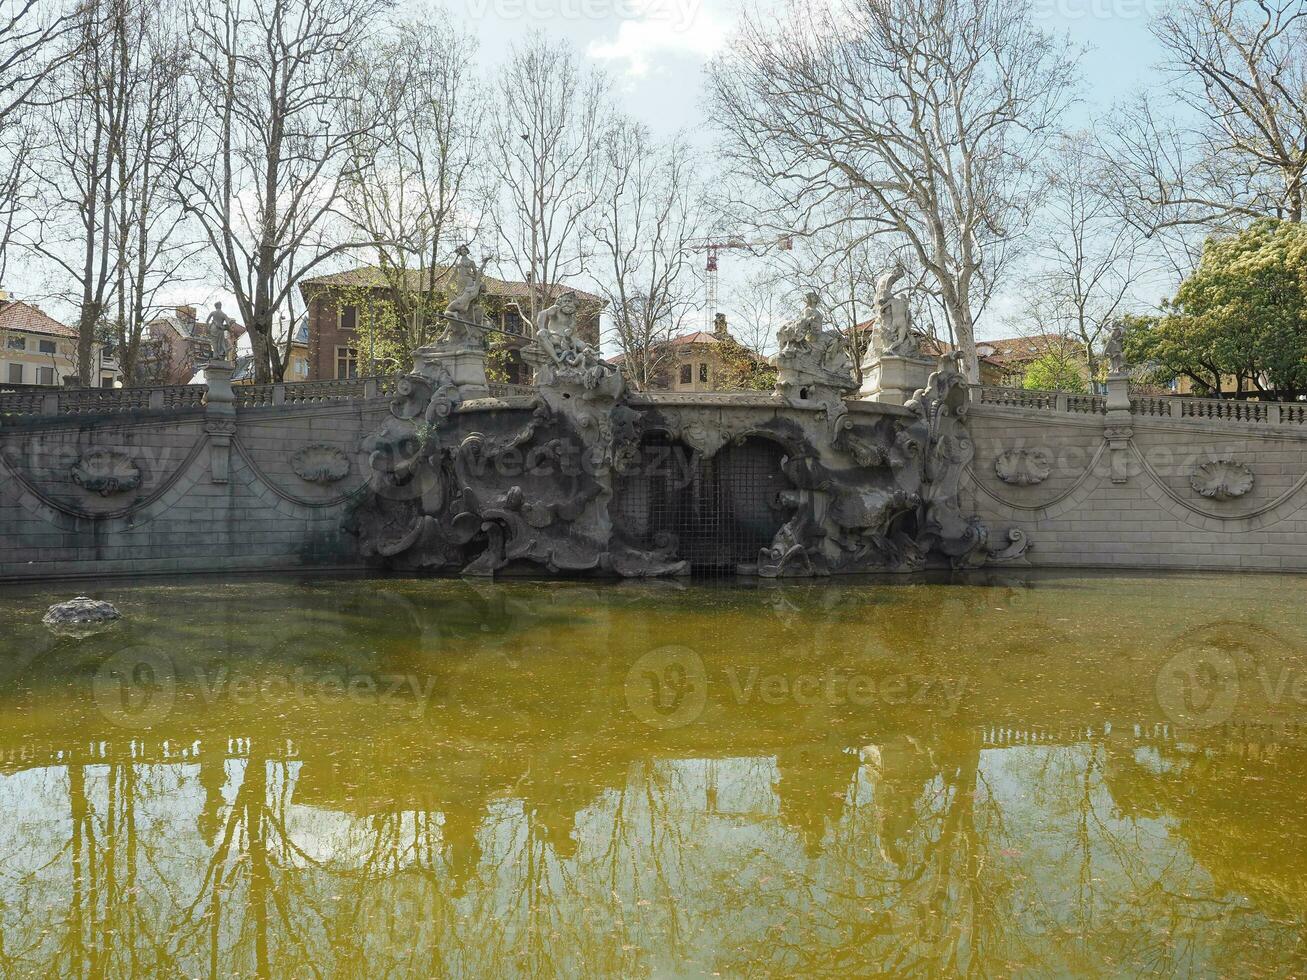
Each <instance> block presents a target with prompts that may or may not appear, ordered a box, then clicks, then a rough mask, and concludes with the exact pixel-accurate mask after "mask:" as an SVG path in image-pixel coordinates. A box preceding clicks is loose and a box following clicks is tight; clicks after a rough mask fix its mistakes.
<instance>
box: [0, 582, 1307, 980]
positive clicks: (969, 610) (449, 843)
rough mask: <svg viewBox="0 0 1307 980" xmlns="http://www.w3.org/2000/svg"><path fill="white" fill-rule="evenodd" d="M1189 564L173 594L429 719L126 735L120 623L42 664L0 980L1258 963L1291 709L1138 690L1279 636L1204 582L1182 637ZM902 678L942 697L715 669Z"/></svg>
mask: <svg viewBox="0 0 1307 980" xmlns="http://www.w3.org/2000/svg"><path fill="white" fill-rule="evenodd" d="M1208 581H1209V580H1206V579H1197V580H1195V582H1196V583H1197V584H1195V585H1194V586H1193V587H1192V588H1190V589H1188V590H1176V589H1174V588H1169V589H1165V590H1159V591H1157V592H1156V593H1150V592H1149V589H1148V588H1146V587H1141V586H1140V585H1139V583H1126V584H1122V583H1120V582H1119V581H1117V580H1087V581H1079V580H1075V581H1072V582H1069V583H1068V582H1066V581H1061V580H1054V581H1051V582H1043V581H1042V580H1036V581H1034V582H1033V587H1032V585H1031V584H1030V583H1017V584H1016V585H1015V586H1012V585H1002V584H1000V585H992V584H991V585H956V584H954V585H928V584H927V585H913V586H895V587H885V588H879V587H868V586H866V585H860V586H853V585H847V584H842V583H834V584H828V585H824V586H822V587H820V588H818V587H812V586H805V587H801V588H795V589H790V588H782V589H780V590H776V591H767V590H712V589H703V590H700V589H695V588H691V589H688V590H685V591H682V592H676V593H671V592H668V591H667V590H665V589H661V588H660V589H653V590H641V589H635V590H627V589H613V590H603V589H594V588H588V587H571V586H557V585H551V586H542V585H538V584H525V585H521V586H508V585H505V586H497V587H495V588H493V589H489V590H487V589H485V588H484V587H474V586H467V585H464V584H462V583H441V584H439V585H433V584H432V583H418V584H414V583H405V582H385V583H353V582H350V583H311V584H308V585H293V584H285V585H278V586H275V587H274V586H270V585H267V584H265V585H263V586H261V587H260V590H258V591H256V590H252V589H245V590H243V589H235V590H234V593H233V592H231V591H229V592H227V593H224V594H223V596H222V597H221V598H219V599H214V600H211V607H210V608H208V609H207V610H206V609H205V608H204V606H203V604H202V603H199V601H198V600H197V604H198V605H199V611H197V612H196V616H195V617H192V619H191V621H190V622H188V623H187V624H183V625H181V626H178V627H175V628H174V632H173V633H172V634H171V635H170V636H169V637H168V638H167V643H168V648H169V649H172V650H175V651H177V652H176V653H175V655H174V656H175V658H176V659H177V661H178V663H179V664H190V663H198V662H207V660H206V658H209V657H211V656H212V655H213V652H214V649H215V648H214V647H213V646H212V645H211V644H212V643H213V642H215V641H213V640H211V639H209V638H207V637H206V636H205V634H204V632H203V630H202V629H195V628H194V626H195V622H196V621H197V619H198V621H201V622H203V621H208V622H210V623H212V622H217V621H222V622H226V623H234V624H233V625H230V626H228V627H227V628H226V632H225V634H224V636H223V638H222V639H221V654H222V656H223V657H224V658H226V659H225V660H224V663H228V664H240V665H244V666H243V667H242V669H249V670H264V671H266V670H269V669H271V668H270V667H269V664H270V663H275V664H277V665H279V669H285V668H286V667H287V665H288V663H294V664H300V663H314V664H318V663H324V662H327V663H330V664H332V665H337V666H338V665H341V664H344V665H346V667H347V668H348V669H350V670H361V669H365V668H366V669H375V670H385V671H399V670H401V669H402V670H416V669H421V670H425V671H430V672H431V673H432V674H433V676H434V677H435V678H436V679H437V681H438V684H437V685H436V687H435V690H436V694H435V695H434V697H433V709H432V710H431V711H430V712H428V713H426V714H418V713H415V712H413V711H412V710H411V709H412V705H411V704H408V703H405V704H394V705H392V704H366V705H362V704H358V703H351V702H348V701H346V700H341V701H338V702H333V703H330V704H323V705H320V706H317V707H316V708H315V710H314V711H311V712H309V711H305V710H304V707H303V705H300V704H293V705H287V704H285V703H281V702H269V701H266V700H257V699H256V700H255V701H253V702H250V703H235V702H222V703H216V702H215V703H206V702H204V700H203V698H201V697H199V696H198V695H197V694H196V693H195V691H193V690H191V689H190V687H189V686H188V685H187V684H186V683H185V677H186V672H185V671H184V670H179V677H181V678H182V681H183V684H182V688H181V689H179V691H178V698H177V705H178V707H177V709H176V710H174V711H173V712H172V713H171V714H170V715H169V716H168V717H167V718H166V719H163V720H162V721H160V722H159V723H158V724H155V725H154V726H153V727H151V728H150V729H148V730H144V729H143V730H141V731H133V730H124V729H123V728H120V727H119V728H115V727H114V726H112V725H111V724H108V723H106V721H105V719H104V717H103V716H102V715H101V714H100V713H99V712H98V709H97V705H96V702H95V699H94V697H93V696H92V691H91V687H90V685H89V681H88V683H85V684H84V683H81V681H82V680H87V679H88V678H91V677H93V676H94V670H95V666H96V664H97V662H98V658H101V657H103V656H104V655H105V653H106V652H108V651H110V650H112V649H115V648H116V646H115V645H121V644H122V643H124V642H126V641H132V640H135V639H139V637H135V636H132V635H128V636H123V635H118V636H117V637H115V638H114V639H112V640H107V639H104V638H99V639H97V638H92V639H89V640H85V641H76V642H72V641H70V642H68V643H65V642H64V641H59V642H56V643H53V644H48V645H47V646H46V647H43V648H41V651H40V653H39V655H38V656H37V657H35V658H34V659H32V660H31V662H30V663H29V664H28V665H27V666H26V667H25V668H24V670H23V672H22V674H21V676H14V677H11V678H9V679H8V680H7V681H6V682H5V683H6V686H5V687H4V689H3V690H2V691H0V698H3V702H4V706H5V708H6V710H5V711H4V712H3V714H2V715H0V814H2V816H0V975H3V976H9V975H15V976H23V975H29V974H40V975H51V974H57V975H61V976H76V977H83V976H88V977H89V976H96V977H98V976H171V975H188V976H201V975H208V976H214V977H217V976H229V975H233V974H236V975H256V976H292V975H293V976H305V975H328V974H330V975H340V976H355V975H356V976H368V977H389V976H448V975H474V976H492V975H495V976H497V975H524V974H529V975H532V976H540V975H569V976H575V975H587V976H588V975H622V976H630V975H644V974H660V975H661V974H668V973H700V972H707V973H712V972H720V973H723V974H726V975H759V974H767V975H797V974H802V975H841V976H847V975H871V974H884V973H888V974H928V975H949V976H951V975H977V974H980V975H984V974H995V973H996V974H1009V973H1014V972H1025V973H1035V974H1041V975H1042V974H1048V973H1071V974H1083V973H1122V972H1127V973H1137V972H1144V971H1148V972H1166V973H1173V972H1180V973H1227V974H1241V973H1248V972H1251V971H1253V970H1257V971H1261V972H1266V973H1293V972H1296V971H1299V970H1301V968H1302V966H1303V964H1304V948H1303V938H1302V937H1303V935H1304V931H1303V926H1304V922H1303V909H1304V898H1305V896H1304V886H1303V884H1302V883H1303V882H1304V881H1305V880H1307V874H1305V873H1304V872H1307V868H1304V867H1303V865H1304V863H1307V858H1304V856H1303V852H1302V848H1301V846H1300V845H1301V841H1302V839H1303V833H1304V830H1307V828H1305V827H1304V826H1303V823H1304V817H1303V816H1302V810H1301V806H1300V805H1299V804H1298V802H1297V801H1298V798H1299V795H1300V794H1299V787H1300V786H1301V780H1302V777H1303V776H1304V772H1303V770H1304V768H1305V767H1307V751H1305V749H1304V743H1303V741H1302V740H1301V738H1300V737H1299V734H1298V729H1297V727H1296V726H1297V725H1298V724H1300V723H1301V721H1302V719H1300V718H1298V717H1297V716H1296V714H1295V711H1296V710H1297V706H1295V705H1288V706H1286V705H1284V704H1279V703H1276V704H1259V703H1257V702H1256V699H1255V698H1245V700H1246V701H1248V703H1247V704H1244V703H1243V702H1240V709H1239V710H1240V712H1241V714H1239V715H1238V716H1236V717H1235V718H1234V719H1232V722H1234V723H1237V725H1238V726H1239V727H1237V728H1231V727H1229V726H1226V727H1217V728H1212V729H1207V730H1176V729H1175V728H1173V727H1170V726H1169V723H1168V719H1167V718H1165V717H1164V716H1163V715H1162V714H1161V713H1160V712H1159V709H1158V706H1157V703H1156V700H1155V695H1154V692H1153V690H1152V684H1153V680H1152V679H1153V678H1154V677H1156V676H1157V674H1158V671H1159V669H1160V668H1161V665H1162V664H1163V661H1164V660H1165V658H1166V657H1167V656H1168V655H1169V654H1170V653H1171V652H1173V651H1172V649H1171V648H1172V646H1173V645H1174V644H1177V643H1178V644H1181V645H1184V646H1186V648H1187V647H1189V646H1192V645H1195V644H1197V645H1199V646H1201V645H1203V644H1207V645H1212V644H1218V645H1220V646H1221V648H1222V649H1223V650H1226V651H1227V652H1228V651H1233V653H1231V656H1233V657H1234V658H1235V659H1236V660H1237V661H1238V663H1239V667H1240V672H1241V676H1243V673H1244V671H1245V668H1247V669H1248V670H1249V671H1252V673H1251V674H1250V676H1255V675H1256V670H1258V669H1260V670H1263V671H1265V670H1271V669H1273V670H1275V671H1279V670H1281V669H1282V668H1288V669H1290V670H1291V671H1292V670H1298V669H1300V668H1301V667H1302V666H1303V664H1302V662H1301V661H1302V657H1301V650H1302V649H1303V648H1304V644H1303V642H1302V639H1303V638H1302V636H1301V632H1300V631H1301V630H1302V629H1304V627H1302V626H1300V625H1299V624H1297V623H1296V622H1293V621H1292V620H1291V619H1287V618H1285V617H1282V616H1281V615H1280V614H1279V613H1277V612H1276V611H1275V609H1274V607H1271V606H1270V605H1268V604H1266V603H1264V602H1262V600H1261V598H1260V597H1261V596H1262V595H1263V593H1262V592H1261V591H1259V590H1258V589H1256V588H1250V589H1248V591H1247V592H1246V594H1245V593H1240V592H1238V590H1237V588H1232V587H1231V586H1230V585H1229V583H1228V582H1224V581H1223V582H1222V583H1221V584H1220V588H1219V591H1220V593H1221V596H1222V604H1223V605H1222V608H1221V610H1219V619H1215V618H1211V617H1212V616H1213V614H1214V613H1217V610H1215V609H1213V608H1211V606H1212V603H1213V597H1212V594H1211V591H1212V590H1216V589H1217V586H1216V585H1215V584H1212V585H1211V586H1210V588H1209V586H1208V585H1207V584H1206V583H1208ZM432 589H435V590H436V592H435V593H434V595H433V594H431V593H430V590H432ZM422 590H427V593H426V594H421V592H422ZM1105 593H1106V595H1105ZM420 594H421V597H420V598H419V596H420ZM1126 594H1131V601H1130V602H1128V603H1124V604H1123V603H1122V596H1124V595H1126ZM20 598H21V597H20ZM153 598H157V597H153ZM43 599H44V597H43V596H42V597H38V596H35V595H33V596H32V597H31V600H30V601H29V602H27V603H26V605H24V602H23V601H16V602H15V603H12V604H11V605H12V607H14V608H17V609H19V610H24V609H26V608H28V607H31V606H36V605H39V602H40V601H43ZM1105 603H1114V604H1115V605H1114V606H1113V608H1114V610H1115V611H1114V615H1115V616H1116V617H1117V618H1116V620H1115V622H1117V623H1119V624H1120V625H1119V629H1120V630H1121V631H1122V632H1121V633H1120V634H1116V633H1114V634H1113V635H1112V636H1108V637H1102V638H1097V639H1096V638H1095V637H1096V632H1095V630H1094V629H1091V628H1090V626H1091V624H1094V623H1096V622H1100V621H1101V618H1102V616H1103V610H1104V608H1105ZM236 604H239V605H240V606H241V608H242V609H243V611H244V613H245V616H246V619H245V620H244V621H243V623H242V622H241V621H240V617H232V616H231V615H230V614H231V612H232V609H233V606H234V605H236ZM142 607H143V608H144V607H145V603H144V601H143V603H142ZM1200 609H1201V610H1205V612H1206V615H1207V616H1208V620H1202V619H1201V618H1199V617H1198V616H1197V615H1196V613H1197V612H1198V610H1200ZM287 610H291V612H290V613H288V612H287ZM996 610H1001V612H1002V615H1001V616H996V617H992V618H990V617H989V616H988V613H990V612H993V611H996ZM383 611H384V615H383ZM0 618H2V617H0ZM1203 621H1210V622H1211V623H1212V624H1213V625H1212V626H1211V627H1210V628H1204V627H1201V626H1195V623H1200V622H1203ZM274 622H275V623H277V624H278V626H277V629H279V630H280V633H279V634H277V633H276V631H275V630H273V629H270V628H264V629H260V628H259V627H260V626H263V627H268V626H269V624H272V623H274ZM381 623H384V627H383V626H379V625H378V624H381ZM1231 623H1234V624H1235V628H1233V629H1232V627H1231ZM6 626H12V635H15V636H17V637H18V640H19V641H22V640H23V638H24V630H27V629H28V627H26V626H24V625H23V624H22V623H21V622H20V621H17V620H16V621H15V622H13V623H5V622H0V627H6ZM483 626H488V629H483V628H482V627H483ZM131 628H132V627H129V629H131ZM135 628H138V629H140V630H143V631H145V630H149V629H155V628H157V629H167V628H169V627H167V626H166V624H163V623H161V622H160V621H157V620H156V621H155V622H153V623H150V622H138V624H137V627H135ZM1132 630H1136V631H1137V633H1135V634H1134V635H1138V636H1144V635H1148V636H1161V637H1162V638H1163V642H1160V643H1159V642H1152V641H1150V642H1147V643H1144V642H1134V643H1131V642H1125V643H1123V642H1122V640H1121V636H1130V635H1131V631H1132ZM1098 632H1101V630H1100V631H1098ZM276 635H280V636H282V637H285V636H292V637H294V638H295V641H294V644H293V646H292V647H291V648H290V650H289V653H288V652H287V651H286V649H279V650H277V652H276V654H275V657H276V658H280V659H279V660H278V659H275V658H274V654H273V647H274V645H275V639H276ZM261 637H262V638H261ZM741 637H747V638H748V642H741ZM1231 637H1235V638H1237V641H1236V640H1232V639H1231ZM26 638H27V639H28V640H29V641H31V642H36V635H35V634H32V633H30V632H29V633H28V634H27V636H26ZM156 642H158V641H157V640H156ZM669 643H670V644H678V643H679V644H684V645H687V646H690V647H691V648H692V649H693V650H694V651H695V652H696V654H697V655H698V656H699V657H701V658H702V660H703V663H704V670H705V672H706V674H707V678H708V683H707V691H708V694H707V698H706V703H705V706H704V710H703V711H702V713H701V715H700V716H698V717H696V718H694V719H693V720H691V721H690V722H688V723H687V724H685V725H683V726H679V727H669V728H665V729H660V728H657V727H650V726H649V725H647V724H645V723H644V721H642V720H641V718H640V717H639V715H638V713H637V712H634V711H633V710H632V709H631V706H630V704H629V703H628V702H627V695H626V688H625V687H624V681H625V678H626V677H627V675H628V674H629V673H630V671H631V670H632V669H633V668H634V667H635V665H637V664H638V662H639V660H640V657H641V656H642V655H643V654H644V653H645V652H647V651H648V650H650V649H654V648H657V647H659V646H660V645H666V644H669ZM97 644H99V645H97ZM260 644H262V645H263V646H262V648H260ZM1240 644H1242V646H1240ZM287 657H290V658H292V659H291V660H290V661H288V660H287V659H286V658H287ZM905 665H909V666H910V668H911V669H910V670H909V671H907V672H908V673H912V674H914V676H915V675H916V674H919V675H921V676H928V677H930V676H934V677H938V676H946V675H947V676H953V677H962V678H965V679H966V680H967V682H968V687H967V696H966V697H965V698H963V699H962V700H961V702H960V703H958V704H952V705H950V704H947V703H943V702H940V701H931V700H921V701H914V700H912V699H911V698H909V699H908V700H906V701H900V702H893V701H892V700H881V701H876V702H874V703H870V704H865V703H864V704H850V703H845V702H842V701H841V700H840V699H839V698H834V699H831V698H818V699H816V700H813V699H802V700H796V699H794V698H786V697H781V698H771V699H764V698H762V697H761V696H747V697H741V696H740V693H739V692H740V690H741V688H740V685H739V684H738V683H735V684H734V685H733V684H732V682H731V680H730V678H732V677H735V678H738V677H739V676H740V673H739V672H740V671H742V670H745V669H747V668H750V667H754V668H761V670H762V671H763V673H765V674H772V675H781V676H783V677H786V678H789V679H790V680H793V679H794V678H797V677H799V676H815V677H817V678H819V679H822V680H824V679H827V678H831V677H835V678H841V677H845V676H847V675H848V674H849V672H850V671H859V672H861V673H863V674H866V675H867V676H870V677H872V678H873V679H876V680H883V679H886V678H892V677H895V676H897V675H898V674H902V673H904V672H905ZM333 669H334V667H333ZM68 677H72V678H73V680H72V681H71V682H65V681H66V679H67V678H68ZM791 687H792V686H791ZM1254 722H1260V723H1264V725H1265V727H1256V726H1255V725H1253V724H1252V723H1254Z"/></svg>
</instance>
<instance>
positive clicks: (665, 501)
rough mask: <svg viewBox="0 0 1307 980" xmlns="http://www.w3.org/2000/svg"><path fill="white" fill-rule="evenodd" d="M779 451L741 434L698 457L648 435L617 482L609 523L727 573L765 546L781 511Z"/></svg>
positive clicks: (701, 569) (704, 570) (696, 567)
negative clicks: (669, 543) (671, 542)
mask: <svg viewBox="0 0 1307 980" xmlns="http://www.w3.org/2000/svg"><path fill="white" fill-rule="evenodd" d="M783 456H784V451H783V450H782V448H781V447H780V446H779V445H777V444H775V443H773V442H770V441H768V440H766V439H759V438H748V439H745V440H744V441H743V442H741V443H738V444H731V445H729V446H726V447H724V448H723V449H722V450H721V451H720V452H718V453H717V454H716V455H715V456H713V457H710V458H707V459H704V458H702V457H701V456H699V455H698V454H696V453H694V451H693V450H691V449H690V448H689V447H688V446H686V445H684V444H683V443H679V442H675V441H672V440H669V439H667V438H665V437H661V436H655V437H651V438H649V439H647V440H646V441H645V442H644V443H643V444H642V446H641V458H640V461H639V464H638V465H637V466H635V467H634V468H632V469H631V470H629V471H628V472H627V474H626V475H625V476H624V477H623V478H622V479H621V480H620V481H619V483H618V486H617V493H616V494H615V500H614V502H613V514H614V520H615V521H616V523H617V526H618V528H619V529H621V530H622V531H623V532H624V533H625V534H626V536H627V537H628V538H630V539H631V540H632V541H633V542H635V543H638V544H640V545H642V546H644V547H654V546H657V545H659V544H661V543H662V542H664V541H667V540H669V536H670V539H671V540H674V541H675V542H676V553H677V556H678V557H680V558H685V559H688V560H689V562H690V566H691V569H692V570H693V571H694V572H695V573H696V574H699V575H731V574H734V573H735V569H736V566H738V565H741V564H753V563H754V562H756V561H757V560H758V552H759V551H760V550H761V549H762V548H765V547H767V546H769V545H770V544H771V543H772V539H773V538H774V537H775V536H776V532H777V531H778V530H780V527H781V525H782V524H783V523H784V522H785V519H786V517H787V516H788V512H787V511H786V510H785V509H784V508H783V507H781V506H780V505H779V502H778V499H777V496H778V494H779V493H780V491H782V490H785V489H788V488H789V487H790V482H789V480H788V479H787V478H786V476H785V474H784V473H783V472H782V471H781V459H782V457H783Z"/></svg>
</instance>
